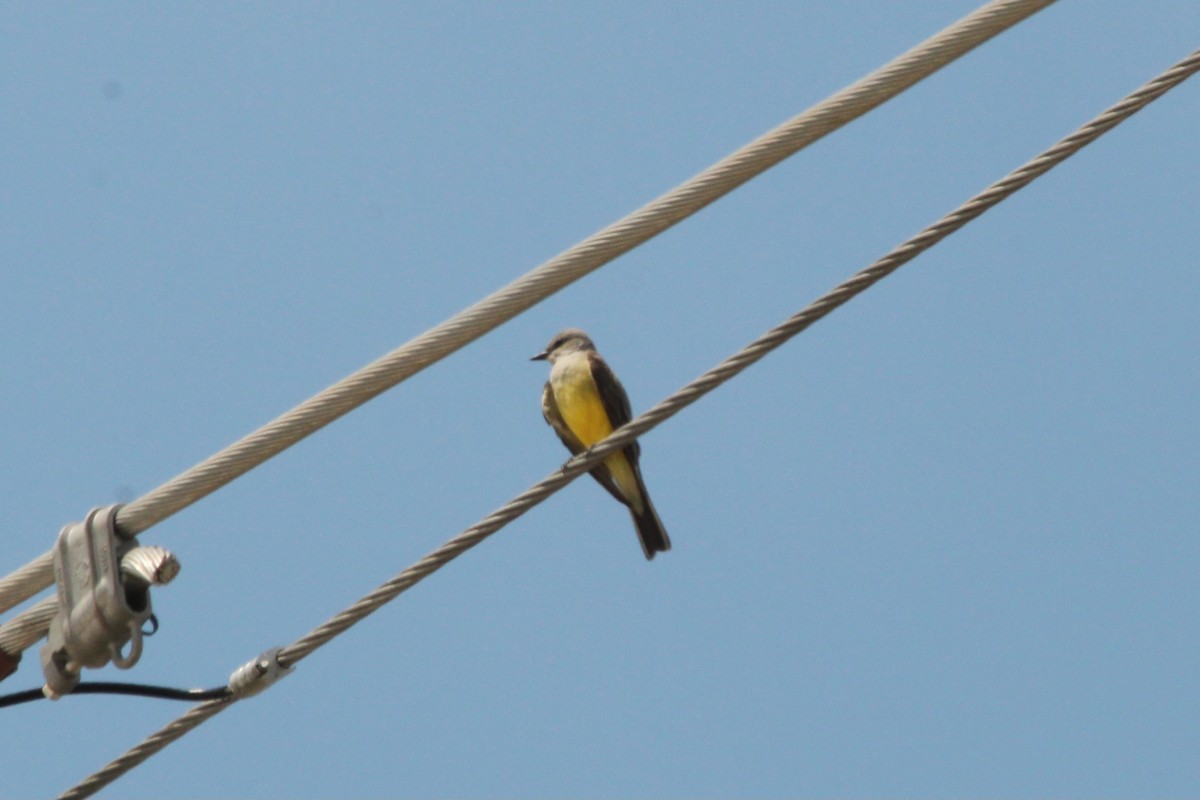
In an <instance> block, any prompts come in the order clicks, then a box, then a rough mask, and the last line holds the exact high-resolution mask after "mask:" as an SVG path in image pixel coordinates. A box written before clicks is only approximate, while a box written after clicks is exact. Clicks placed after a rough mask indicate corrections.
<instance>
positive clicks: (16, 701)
mask: <svg viewBox="0 0 1200 800" xmlns="http://www.w3.org/2000/svg"><path fill="white" fill-rule="evenodd" d="M71 694H72V695H76V694H123V695H129V696H133V697H153V698H156V699H159V700H185V701H187V702H190V703H198V702H201V701H203V700H221V699H223V698H225V697H229V696H230V691H229V687H228V686H218V687H216V688H214V689H172V688H171V687H169V686H150V685H149V684H145V683H114V682H112V681H89V682H87V683H81V684H79V685H77V686H76V687H75V688H74V689H72V690H71ZM46 699H47V698H46V695H45V694H43V693H42V690H41V689H26V690H25V691H23V692H13V693H12V694H6V695H0V708H8V707H9V706H16V705H20V704H21V703H32V702H33V701H34V700H46Z"/></svg>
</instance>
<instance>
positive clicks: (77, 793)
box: [59, 698, 234, 800]
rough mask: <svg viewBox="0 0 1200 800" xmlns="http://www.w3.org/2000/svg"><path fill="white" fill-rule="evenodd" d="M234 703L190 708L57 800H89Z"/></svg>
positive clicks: (227, 701)
mask: <svg viewBox="0 0 1200 800" xmlns="http://www.w3.org/2000/svg"><path fill="white" fill-rule="evenodd" d="M233 702H234V701H233V699H232V698H229V699H220V700H207V701H205V702H203V703H200V704H199V705H195V706H192V707H191V708H189V709H188V710H187V711H185V712H184V713H183V714H180V715H179V716H178V717H176V718H175V719H174V720H172V721H171V722H168V723H167V724H166V725H164V726H163V727H162V728H160V729H159V730H157V731H155V732H154V733H152V734H151V735H149V736H147V737H146V738H145V739H144V740H143V741H142V743H141V744H139V745H137V746H136V747H132V748H130V749H129V750H128V751H126V752H125V753H124V754H123V755H122V756H120V757H119V758H115V759H113V760H112V761H111V762H109V764H108V765H107V766H105V767H104V769H102V770H100V771H99V772H97V773H95V774H94V775H92V776H90V777H89V778H88V779H87V780H84V781H80V782H79V783H78V784H77V785H75V786H73V787H72V788H70V789H68V790H67V791H65V792H63V793H62V794H61V795H59V798H60V800H78V798H83V797H91V796H92V795H93V794H95V793H96V792H98V791H100V790H101V789H103V788H104V787H105V786H107V785H108V784H110V783H112V782H113V781H114V780H116V779H117V778H119V777H121V776H122V775H124V774H125V773H126V772H128V771H129V770H131V769H133V768H134V767H136V766H137V765H138V764H141V763H142V762H143V761H145V760H146V759H147V758H149V757H150V756H152V755H154V754H155V753H157V752H158V751H160V750H162V749H163V748H164V747H166V746H167V745H169V744H170V743H171V742H173V741H175V740H176V739H178V738H180V737H181V736H183V735H184V734H186V733H189V732H191V731H193V730H195V729H196V728H198V727H200V725H201V724H202V723H203V722H204V721H205V720H208V719H210V718H211V717H214V716H216V715H217V714H218V713H220V712H221V711H223V710H225V709H226V708H227V707H228V706H230V705H232V704H233Z"/></svg>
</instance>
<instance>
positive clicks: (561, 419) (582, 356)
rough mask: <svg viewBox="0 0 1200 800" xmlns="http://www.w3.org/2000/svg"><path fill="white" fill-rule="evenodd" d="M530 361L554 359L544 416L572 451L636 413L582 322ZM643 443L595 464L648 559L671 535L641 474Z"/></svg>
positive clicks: (667, 546) (663, 547) (544, 395)
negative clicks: (627, 516) (625, 511)
mask: <svg viewBox="0 0 1200 800" xmlns="http://www.w3.org/2000/svg"><path fill="white" fill-rule="evenodd" d="M530 360H532V361H549V362H550V379H549V380H548V381H546V386H545V388H544V389H543V390H542V416H544V417H545V418H546V422H547V423H549V425H550V427H551V428H553V429H554V432H555V433H557V434H558V438H559V439H561V440H562V443H563V444H565V445H566V446H567V449H568V450H570V451H571V453H572V454H575V453H579V452H582V451H583V450H586V449H587V448H589V447H591V446H592V445H594V444H595V443H596V442H598V441H600V440H601V439H603V438H605V437H606V436H608V435H609V434H610V433H612V432H613V431H614V430H615V429H617V428H619V427H621V426H622V425H624V424H625V423H626V422H629V420H630V419H632V418H633V412H632V410H631V409H630V406H629V396H628V395H627V394H625V387H624V386H622V385H621V382H620V381H619V380H617V376H616V375H615V374H614V373H613V371H612V369H611V368H610V367H609V366H608V364H607V363H606V362H605V361H604V359H603V358H601V357H600V354H599V353H598V352H596V345H595V344H593V343H592V340H591V338H590V337H589V336H588V335H587V334H586V333H584V332H583V331H582V330H580V329H579V328H567V329H565V330H562V331H559V332H558V333H556V334H555V335H554V338H553V339H551V340H550V344H549V345H547V347H546V349H545V350H543V351H542V352H540V353H538V354H537V355H535V356H533V358H532V359H530ZM640 457H641V446H640V445H639V444H638V443H637V441H636V440H635V441H632V442H630V443H629V444H627V445H625V447H623V448H621V449H620V450H617V451H615V452H613V453H611V454H609V455H608V456H606V457H605V459H604V460H603V461H601V462H600V463H599V464H597V465H596V466H595V467H593V468H592V470H591V475H592V477H593V478H595V479H596V481H597V482H598V483H599V484H600V485H601V486H603V487H604V488H605V489H607V490H608V493H609V494H611V495H612V496H613V497H615V498H616V499H617V500H619V501H620V502H621V503H622V504H623V505H625V506H626V507H627V508H628V509H629V513H630V515H631V516H632V517H633V524H634V527H635V528H636V529H637V535H638V541H640V542H641V544H642V551H643V552H644V553H645V554H646V558H647V559H652V558H654V554H655V553H661V552H665V551H667V550H670V549H671V539H670V537H669V536H667V531H666V529H665V528H663V524H662V520H660V519H659V518H658V512H657V511H656V510H655V509H654V504H653V503H651V502H650V494H649V493H648V492H647V491H646V484H645V482H644V481H643V480H642V471H641V468H640V467H639V466H638V460H639V459H640Z"/></svg>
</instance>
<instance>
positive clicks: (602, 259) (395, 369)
mask: <svg viewBox="0 0 1200 800" xmlns="http://www.w3.org/2000/svg"><path fill="white" fill-rule="evenodd" d="M1053 2H1054V0H992V2H989V3H987V4H985V5H983V6H981V7H980V8H979V9H977V10H976V11H974V12H972V13H971V14H968V15H967V16H965V17H963V18H962V19H960V20H959V21H957V22H955V23H954V24H952V25H950V26H949V27H947V28H945V29H944V30H942V31H940V32H939V33H937V34H935V35H933V36H931V37H929V38H928V39H926V40H925V41H924V42H922V43H921V44H919V45H917V46H916V47H914V48H912V49H911V50H909V51H908V52H906V53H903V54H902V55H900V56H898V57H896V58H895V59H893V60H892V61H890V62H888V63H887V64H885V65H884V66H882V67H880V68H878V69H876V70H875V71H873V72H871V73H869V74H868V75H866V76H865V77H863V78H861V79H859V80H858V81H857V82H855V83H853V84H851V85H850V86H848V87H846V88H844V89H842V90H841V91H839V92H837V93H835V94H833V95H831V96H830V97H829V98H827V99H826V100H824V101H822V102H821V103H818V104H817V105H815V106H813V107H812V108H810V109H808V110H806V111H804V112H803V113H801V114H799V115H798V116H796V117H793V118H792V119H790V120H788V121H787V122H785V123H783V124H782V125H779V126H778V127H776V128H775V129H773V130H771V131H768V132H767V133H765V134H763V135H762V136H760V137H759V138H757V139H755V140H754V141H752V142H750V143H749V144H747V145H745V146H744V147H742V148H740V149H738V150H737V151H735V152H733V153H731V154H730V155H728V156H726V157H725V158H723V159H721V160H720V161H718V162H717V163H716V164H714V165H712V166H711V167H709V168H708V169H706V170H704V171H703V172H701V173H699V174H698V175H696V176H694V177H693V178H691V179H689V180H688V181H686V182H684V183H682V184H680V185H679V186H678V187H676V188H675V189H672V190H671V191H669V192H667V193H666V194H664V195H662V196H661V197H659V198H657V199H655V200H652V201H651V202H649V203H647V204H646V205H644V206H642V207H641V208H640V209H638V210H637V211H634V212H633V213H631V214H629V215H627V216H626V217H624V218H622V219H620V220H618V221H617V222H614V223H613V224H611V225H609V226H608V227H606V228H604V229H603V230H601V231H599V232H597V233H595V234H593V235H591V236H589V237H588V238H586V239H584V240H583V241H582V242H580V243H578V244H576V245H575V246H573V247H571V248H570V249H568V250H566V251H564V252H563V253H561V254H559V255H558V256H555V257H554V258H552V259H550V260H549V261H547V262H545V263H544V264H542V265H540V266H538V267H537V268H535V269H533V270H532V271H530V272H528V273H526V274H525V275H523V276H522V277H520V278H518V279H517V280H515V281H513V282H512V283H510V284H508V285H507V286H505V287H504V288H502V289H500V290H498V291H496V292H494V293H493V294H491V295H489V296H488V297H485V298H484V299H483V300H480V301H479V302H477V303H475V304H474V305H473V306H471V307H469V308H467V309H465V310H463V311H461V312H459V313H458V314H456V315H454V316H453V317H451V318H450V319H448V320H446V321H445V322H442V323H441V324H439V325H437V326H436V327H434V328H431V329H429V330H428V331H426V332H425V333H423V334H421V335H420V336H418V337H416V338H415V339H412V340H411V341H409V342H408V343H406V344H404V345H402V346H401V347H399V348H397V349H396V350H393V351H392V352H390V353H388V354H387V355H385V356H383V357H381V358H379V359H377V360H376V361H374V362H372V363H370V364H368V365H367V366H365V367H363V368H362V369H360V370H359V371H357V372H355V373H354V374H352V375H350V376H348V377H346V378H344V379H343V380H341V381H339V382H337V383H336V384H334V385H333V386H330V387H329V388H327V389H325V390H324V391H322V392H320V393H319V394H317V395H314V396H313V397H311V398H310V399H308V400H306V401H305V402H303V403H301V404H300V405H298V406H296V407H295V408H293V409H292V410H291V411H288V412H286V413H285V414H283V415H281V416H279V417H277V418H276V419H275V420H273V421H271V422H269V423H267V424H266V425H264V426H263V427H261V428H259V429H258V430H256V431H254V432H253V433H250V434H248V435H246V436H245V437H243V438H242V439H240V440H239V441H237V442H234V443H233V444H231V445H229V446H228V447H226V448H225V449H223V450H221V451H220V452H218V453H216V454H214V455H212V456H210V457H209V458H207V459H205V460H204V461H202V462H201V463H199V464H197V465H196V466H194V467H192V468H191V469H189V470H187V471H186V472H183V473H181V474H180V475H178V476H176V477H175V478H172V479H171V480H169V481H167V482H166V483H164V484H163V485H161V486H159V487H158V488H157V489H154V490H152V491H151V492H149V493H148V494H146V495H144V496H142V497H140V498H138V499H137V500H134V501H133V502H131V503H128V504H126V505H124V506H122V507H121V510H120V511H119V512H118V514H117V528H118V530H119V531H120V532H121V533H122V534H124V535H126V536H135V535H137V534H139V533H141V532H142V531H144V530H146V529H148V528H150V527H151V526H152V525H154V524H156V523H158V522H161V521H162V520H164V519H166V518H167V517H169V516H171V515H172V514H175V513H176V512H178V511H181V510H183V509H184V508H186V507H187V506H189V505H191V504H192V503H194V502H196V501H197V500H199V499H201V498H202V497H205V496H206V495H208V494H211V493H212V492H214V491H216V490H217V489H219V488H220V487H222V486H224V485H225V484H227V483H229V482H230V481H232V480H234V479H235V478H237V477H239V476H241V475H243V474H245V473H246V472H248V471H249V470H251V469H253V468H254V467H256V466H258V465H259V464H261V463H263V462H264V461H266V460H267V459H269V458H271V457H273V456H275V455H277V454H278V453H280V452H282V451H283V450H285V449H287V448H288V447H290V446H292V445H293V444H295V443H296V442H299V441H300V440H301V439H303V438H305V437H306V436H308V435H309V434H311V433H314V432H316V431H317V430H319V429H321V428H323V427H325V426H326V425H328V424H329V423H331V422H333V421H334V420H336V419H337V418H339V417H341V416H342V415H343V414H346V413H347V412H349V411H351V410H353V409H355V408H357V407H358V406H360V405H362V404H363V403H365V402H367V401H368V400H370V399H371V398H373V397H376V396H377V395H379V394H381V393H382V392H384V391H386V390H388V389H390V388H392V387H393V386H395V385H396V384H398V383H400V382H401V381H403V380H405V379H407V378H409V377H411V376H412V375H414V374H416V373H417V372H419V371H420V370H422V369H424V368H425V367H427V366H429V365H430V364H433V363H434V362H436V361H438V360H440V359H442V358H445V357H446V356H448V355H450V354H451V353H453V352H455V351H456V350H458V349H460V348H462V347H464V346H465V345H467V344H469V343H470V342H472V341H474V340H475V339H477V338H479V337H480V336H483V335H484V334H485V333H487V332H488V331H490V330H492V329H493V328H496V327H498V326H499V325H501V324H502V323H503V322H505V321H507V320H509V319H511V318H512V317H514V316H516V315H517V314H519V313H521V312H523V311H525V310H526V309H528V308H530V307H531V306H533V305H535V304H537V303H539V302H541V301H542V300H544V299H545V298H546V297H549V296H550V295H551V294H553V293H554V292H557V291H558V290H559V289H562V288H563V287H565V286H567V285H569V284H570V283H573V282H574V281H577V280H579V279H580V278H582V277H584V276H585V275H588V274H589V273H591V272H592V271H594V270H596V269H598V268H599V267H601V266H603V265H604V264H606V263H608V262H609V261H611V260H613V259H614V258H617V257H618V256H620V255H622V254H624V253H626V252H628V251H630V250H632V249H633V248H635V247H637V246H638V245H640V244H642V243H643V242H645V241H647V240H648V239H650V238H652V237H654V236H656V235H658V234H659V233H661V232H663V231H664V230H666V229H667V228H669V227H671V226H672V225H674V224H675V223H677V222H679V221H681V220H683V219H685V218H686V217H688V216H690V215H692V214H694V213H696V212H697V211H699V210H700V209H702V208H704V207H705V206H707V205H709V204H710V203H712V202H714V201H715V200H717V199H719V198H720V197H722V196H724V195H726V194H728V193H729V192H731V191H733V190H734V189H736V188H737V187H738V186H741V185H742V184H743V183H746V182H747V181H749V180H750V179H751V178H753V177H755V176H756V175H758V174H760V173H762V172H764V171H765V170H767V169H769V168H770V167H772V166H774V165H775V164H778V163H779V162H780V161H782V160H784V159H785V158H787V157H788V156H791V155H793V154H794V153H796V152H797V151H799V150H801V149H802V148H804V147H807V146H808V145H810V144H812V143H813V142H815V141H817V140H818V139H820V138H821V137H823V136H825V135H826V134H828V133H831V132H832V131H834V130H836V129H837V128H839V127H841V126H843V125H845V124H846V123H848V122H850V121H852V120H854V119H857V118H858V117H860V116H862V115H863V114H865V113H867V112H868V111H870V110H871V109H873V108H875V107H876V106H879V105H881V104H882V103H884V102H885V101H887V100H889V99H891V98H892V97H895V96H896V95H897V94H900V93H901V92H903V91H904V90H905V89H907V88H909V87H910V86H912V85H913V84H915V83H917V82H918V81H920V80H921V79H923V78H926V77H928V76H929V75H931V74H932V73H934V72H936V71H937V70H939V69H941V68H942V67H944V66H945V65H947V64H949V63H950V62H952V61H954V60H955V59H957V58H959V57H960V56H962V55H965V54H966V53H967V52H969V51H971V50H972V49H974V48H975V47H977V46H978V45H980V44H982V43H983V42H985V41H987V40H988V39H990V38H992V37H993V36H995V35H997V34H999V33H1001V32H1002V31H1004V30H1005V29H1007V28H1009V27H1011V26H1013V25H1015V24H1016V23H1018V22H1020V21H1021V20H1023V19H1025V18H1026V17H1029V16H1031V15H1032V14H1034V13H1036V12H1037V11H1040V10H1041V9H1042V8H1044V7H1046V6H1048V5H1050V4H1051V3H1053ZM53 580H54V578H53V570H52V561H51V559H50V558H49V556H48V555H47V556H41V557H39V558H38V559H35V560H34V561H31V562H30V563H29V564H27V565H26V566H25V567H23V568H21V569H20V570H18V571H17V572H16V573H14V574H13V575H12V576H9V577H8V578H4V579H0V611H5V610H7V609H9V608H12V607H13V606H15V605H16V604H17V603H20V602H21V601H23V600H25V599H27V598H29V597H32V596H33V595H34V594H37V593H38V592H39V591H41V590H42V589H44V588H46V587H47V586H49V585H50V584H51V583H52V582H53Z"/></svg>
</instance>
